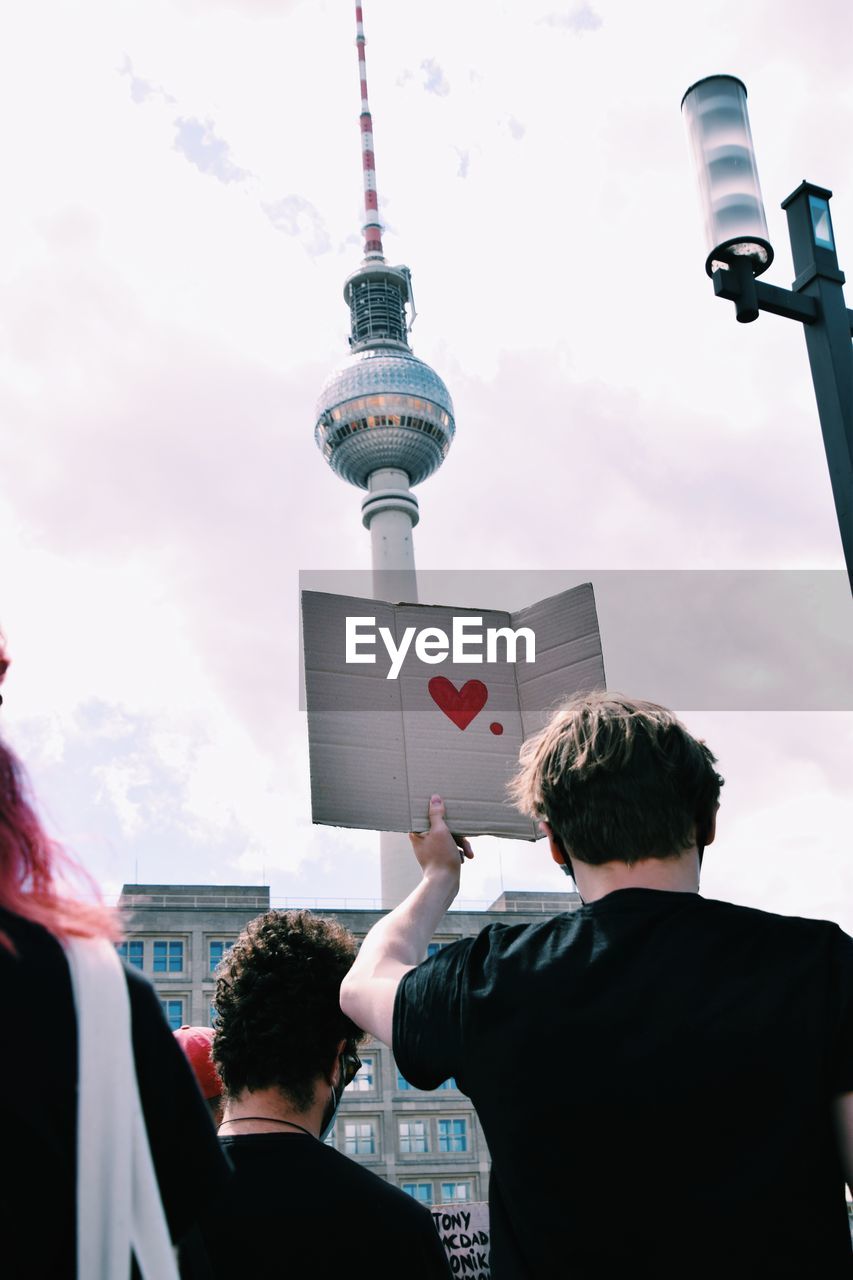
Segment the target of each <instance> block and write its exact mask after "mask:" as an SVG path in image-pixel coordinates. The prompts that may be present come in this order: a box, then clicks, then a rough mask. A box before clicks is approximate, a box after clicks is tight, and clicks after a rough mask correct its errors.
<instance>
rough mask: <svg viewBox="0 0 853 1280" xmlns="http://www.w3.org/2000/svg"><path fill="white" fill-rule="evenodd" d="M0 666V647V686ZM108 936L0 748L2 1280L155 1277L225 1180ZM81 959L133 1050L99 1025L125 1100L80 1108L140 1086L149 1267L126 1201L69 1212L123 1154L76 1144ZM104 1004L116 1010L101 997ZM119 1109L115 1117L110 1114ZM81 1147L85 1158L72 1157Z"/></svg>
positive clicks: (85, 1134) (156, 1011)
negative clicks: (152, 1217)
mask: <svg viewBox="0 0 853 1280" xmlns="http://www.w3.org/2000/svg"><path fill="white" fill-rule="evenodd" d="M8 666H9V660H8V659H7V657H6V653H5V649H4V647H3V644H2V639H0V682H2V680H3V677H4V676H5V674H6V670H7V668H8ZM121 933H122V929H121V922H120V920H119V918H118V916H117V914H116V913H115V911H113V910H111V909H110V908H108V907H107V906H105V905H104V904H103V902H102V901H101V900H100V898H99V895H98V893H97V890H96V887H95V885H94V883H93V882H92V881H91V879H90V877H89V876H88V875H87V874H86V872H85V871H84V869H83V868H82V867H81V866H80V865H79V864H78V863H77V862H76V861H75V859H74V858H73V857H72V856H71V854H70V853H68V852H67V851H66V850H64V849H63V848H62V847H61V846H60V845H59V844H58V843H57V842H56V841H55V840H53V839H51V837H50V836H49V835H48V834H47V832H46V831H45V829H44V827H43V825H42V823H41V821H40V819H39V816H38V813H37V811H36V807H35V801H34V800H33V798H32V796H31V794H30V790H29V785H28V782H27V778H26V774H25V771H24V767H23V765H22V764H21V762H20V760H19V759H18V758H17V756H16V755H15V753H14V752H13V751H12V749H11V747H10V746H9V745H8V744H7V743H6V742H5V741H3V740H2V739H0V991H2V993H3V1006H2V1009H3V1033H2V1049H0V1094H2V1096H3V1098H4V1100H5V1108H4V1111H5V1115H4V1119H3V1164H4V1176H3V1178H2V1179H0V1273H2V1274H3V1275H4V1276H8V1277H9V1278H10V1280H24V1277H26V1280H74V1278H75V1277H78V1278H79V1280H115V1278H116V1277H117V1276H118V1275H119V1274H121V1275H124V1276H127V1275H128V1274H129V1269H130V1267H131V1265H132V1266H133V1275H134V1276H137V1275H139V1272H140V1271H142V1272H143V1274H144V1280H162V1277H163V1276H164V1275H166V1274H167V1270H168V1272H169V1273H171V1270H172V1263H173V1261H174V1259H173V1257H170V1256H169V1253H170V1244H169V1236H170V1237H171V1242H172V1244H174V1245H177V1244H179V1243H180V1241H181V1240H182V1239H184V1238H185V1237H186V1236H187V1235H188V1234H190V1233H191V1232H192V1230H193V1229H194V1223H195V1221H196V1220H197V1218H198V1216H199V1214H200V1212H201V1210H202V1208H203V1206H204V1204H205V1203H206V1201H207V1200H209V1199H211V1198H213V1197H215V1196H216V1195H217V1194H218V1193H219V1192H220V1191H221V1190H222V1189H223V1188H224V1187H225V1186H226V1185H227V1183H228V1180H229V1170H228V1165H227V1162H226V1160H225V1159H224V1158H223V1154H222V1152H221V1150H220V1148H219V1147H218V1144H217V1142H216V1133H215V1130H214V1128H213V1125H212V1124H211V1122H210V1117H209V1115H208V1113H207V1110H206V1108H205V1105H204V1101H203V1099H202V1097H201V1094H200V1093H199V1090H198V1089H197V1087H196V1084H195V1081H194V1079H193V1077H192V1074H191V1072H190V1069H189V1066H188V1065H187V1063H186V1061H185V1059H184V1057H183V1054H182V1053H181V1051H180V1049H179V1048H178V1045H177V1044H176V1043H175V1040H174V1037H173V1036H172V1033H171V1031H170V1030H169V1027H168V1024H167V1022H166V1019H165V1017H164V1016H163V1011H162V1008H161V1006H160V1001H159V999H158V997H157V994H156V992H155V990H154V988H153V987H152V986H151V984H150V982H149V981H148V980H147V979H146V978H144V977H143V976H142V974H140V973H139V972H138V971H137V970H136V969H133V968H130V967H128V966H127V965H124V966H122V965H121V964H120V962H119V960H118V957H117V956H116V955H115V950H114V947H113V944H114V943H116V942H117V941H118V940H119V939H120V937H121ZM81 954H82V955H83V956H84V957H86V960H85V963H86V964H88V965H89V966H91V968H90V972H91V973H92V974H93V980H94V981H95V982H96V986H97V990H96V995H100V994H101V988H100V986H99V985H98V984H99V981H100V979H103V978H107V979H112V980H113V982H115V983H116V984H117V987H118V991H119V1001H118V1006H117V1007H118V1010H119V1011H120V1012H123V1013H124V1014H125V1023H124V1027H125V1030H124V1036H125V1039H126V1040H127V1039H129V1041H130V1043H129V1044H122V1043H120V1039H119V1038H120V1036H121V1035H122V1025H120V1024H119V1025H116V1024H112V1023H111V1024H110V1026H109V1027H108V1028H107V1031H108V1035H107V1038H106V1042H105V1043H104V1042H101V1043H100V1045H99V1049H100V1055H101V1056H102V1057H103V1056H104V1055H108V1061H109V1066H108V1068H106V1070H107V1072H108V1075H109V1076H110V1077H111V1078H113V1079H117V1080H118V1079H123V1077H122V1076H121V1075H119V1074H118V1072H117V1063H118V1062H122V1061H124V1062H126V1063H127V1067H128V1071H127V1079H126V1080H125V1083H126V1085H127V1095H126V1103H125V1097H124V1096H122V1097H118V1098H115V1097H105V1096H104V1094H103V1093H98V1094H97V1096H95V1097H94V1099H93V1101H94V1103H95V1106H96V1108H97V1109H98V1110H100V1112H101V1113H102V1114H103V1115H107V1116H110V1117H112V1118H116V1117H117V1118H118V1119H123V1118H124V1114H125V1112H126V1114H127V1115H130V1114H131V1112H132V1110H133V1109H134V1108H135V1107H136V1106H137V1103H136V1099H135V1096H131V1095H135V1093H136V1089H137V1087H138V1095H139V1103H141V1112H142V1121H143V1122H144V1123H143V1126H142V1128H141V1130H140V1129H139V1128H137V1129H135V1130H134V1129H131V1136H132V1140H133V1142H134V1143H135V1142H136V1141H137V1139H139V1140H140V1141H141V1142H142V1144H143V1145H144V1144H145V1143H146V1141H147V1146H148V1148H149V1150H150V1160H149V1161H148V1164H149V1166H150V1163H151V1161H152V1160H153V1171H154V1175H155V1177H156V1182H155V1183H154V1184H153V1195H154V1197H155V1198H156V1197H157V1196H158V1195H159V1198H160V1201H161V1203H162V1208H163V1210H164V1211H165V1218H166V1223H165V1230H164V1240H163V1245H164V1247H165V1254H164V1253H163V1252H162V1251H161V1252H160V1253H159V1254H158V1257H157V1261H156V1262H155V1263H154V1264H153V1265H146V1263H145V1260H144V1258H143V1257H142V1256H141V1254H142V1251H141V1249H140V1238H141V1237H140V1235H139V1234H138V1233H137V1235H136V1237H135V1242H134V1234H133V1231H134V1227H133V1224H132V1222H131V1225H128V1221H127V1220H126V1219H127V1211H128V1206H127V1205H126V1204H122V1203H120V1202H119V1201H118V1195H117V1193H116V1191H115V1184H114V1183H113V1184H111V1185H110V1192H111V1194H110V1196H109V1198H108V1199H107V1201H106V1203H104V1204H103V1205H102V1206H101V1207H100V1210H99V1211H98V1212H96V1213H95V1215H94V1216H90V1215H87V1214H85V1213H82V1214H81V1212H80V1206H81V1203H86V1204H90V1203H91V1201H92V1200H93V1198H94V1199H98V1198H99V1197H100V1195H101V1190H102V1187H101V1183H102V1182H103V1181H104V1178H103V1177H102V1176H101V1175H102V1172H103V1168H104V1165H106V1166H108V1172H109V1171H115V1170H117V1169H119V1168H121V1164H122V1161H123V1160H124V1159H126V1152H125V1151H124V1150H123V1149H122V1148H121V1145H120V1143H119V1140H118V1138H117V1137H116V1136H115V1133H114V1131H113V1130H112V1129H108V1130H107V1132H106V1135H105V1136H106V1146H105V1148H103V1149H99V1151H98V1152H97V1153H96V1154H95V1155H93V1152H92V1148H91V1145H87V1144H91V1134H92V1129H93V1128H95V1126H86V1125H85V1123H83V1122H82V1120H81V1109H80V1099H81V1095H84V1094H85V1093H86V1090H85V1089H84V1088H83V1085H84V1083H85V1081H84V1079H83V1078H81V1064H82V1062H83V1061H84V1060H86V1059H85V1054H84V1048H83V1046H84V1044H85V1043H86V1040H87V1037H86V1036H85V1035H84V1034H83V1032H82V1030H81V1024H80V1015H81V1009H80V1007H79V1001H80V987H79V986H76V987H75V984H74V981H73V978H74V973H75V970H74V965H75V964H77V965H78V966H79V964H80V960H79V957H80V955H81ZM75 957H78V959H76V960H75V959H74V958H75ZM76 972H77V974H79V968H78V969H77V970H76ZM125 986H126V992H125V990H124V988H125ZM104 989H105V990H109V987H105V988H104ZM113 989H114V988H113ZM122 1005H123V1009H122ZM110 1007H111V1008H115V1007H116V1002H115V1000H114V999H113V1001H112V1003H111V1006H110ZM128 1015H129V1016H128ZM125 1049H126V1056H125V1053H124V1050H125ZM89 1062H90V1065H91V1060H89ZM133 1073H135V1076H136V1080H135V1082H134V1080H133ZM105 1092H107V1093H109V1090H107V1091H105ZM116 1104H117V1106H118V1110H117V1111H116V1110H112V1111H111V1110H110V1106H111V1105H113V1106H115V1105H116ZM102 1123H103V1121H102ZM81 1151H82V1152H84V1153H86V1152H87V1151H88V1153H89V1154H88V1156H86V1159H85V1160H84V1159H82V1158H81ZM110 1151H112V1153H113V1154H112V1156H111V1154H110ZM99 1156H100V1157H101V1163H100V1164H99V1163H98V1157H99ZM142 1159H143V1160H145V1159H146V1157H145V1156H144V1154H143V1156H142ZM113 1160H114V1168H113V1165H112V1161H113ZM137 1169H138V1166H136V1167H135V1169H134V1176H136V1171H137ZM81 1171H84V1172H82V1173H81ZM136 1204H137V1202H133V1204H132V1207H131V1210H130V1215H129V1216H130V1218H131V1220H134V1219H135V1214H136V1207H135V1206H136ZM96 1209H97V1206H96ZM155 1212H159V1211H158V1210H155ZM166 1232H167V1233H168V1234H166ZM111 1251H112V1252H111ZM116 1251H118V1252H119V1253H123V1257H122V1270H121V1271H119V1270H113V1268H112V1265H111V1261H110V1259H114V1258H115V1257H116ZM147 1257H148V1258H149V1260H150V1252H149V1254H148V1255H147ZM164 1257H165V1264H164V1265H165V1268H166V1269H164V1268H163V1267H161V1262H163V1259H164ZM137 1264H138V1266H137ZM175 1274H177V1272H175Z"/></svg>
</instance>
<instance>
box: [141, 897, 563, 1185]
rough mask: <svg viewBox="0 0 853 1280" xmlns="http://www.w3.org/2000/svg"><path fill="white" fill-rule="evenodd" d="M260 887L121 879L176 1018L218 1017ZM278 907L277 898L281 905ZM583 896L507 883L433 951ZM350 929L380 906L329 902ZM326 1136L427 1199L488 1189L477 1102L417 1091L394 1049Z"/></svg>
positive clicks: (457, 915) (365, 1057)
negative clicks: (225, 973)
mask: <svg viewBox="0 0 853 1280" xmlns="http://www.w3.org/2000/svg"><path fill="white" fill-rule="evenodd" d="M270 905H271V904H270V896H269V889H268V888H266V887H265V886H249V887H245V886H236V885H164V884H126V885H125V886H124V888H123V889H122V892H121V897H120V898H119V907H120V908H121V910H122V912H123V914H124V917H125V922H126V941H125V942H123V943H122V944H121V947H120V952H121V954H122V955H123V956H124V957H125V959H127V961H128V963H130V964H133V965H135V966H136V967H137V968H139V969H141V970H142V972H143V973H145V974H147V975H148V977H150V978H151V980H152V982H153V983H154V986H155V987H156V989H157V992H158V994H159V996H160V999H161V1001H162V1003H163V1009H164V1012H165V1014H166V1016H167V1018H168V1020H169V1022H170V1023H171V1025H172V1027H179V1026H181V1025H182V1024H183V1023H190V1024H193V1025H199V1024H203V1025H207V1024H209V1023H211V1021H212V1018H213V1009H212V1001H213V990H214V978H213V975H214V971H215V969H216V966H217V965H218V963H219V961H220V960H221V958H222V956H223V954H224V952H225V950H226V949H227V948H228V947H229V946H230V945H231V943H233V942H234V940H235V939H236V938H237V935H238V934H239V933H240V931H241V930H242V929H243V928H244V926H245V925H246V924H247V923H248V922H249V920H251V919H253V918H254V917H255V916H257V915H259V914H260V913H261V912H263V911H268V910H269V909H270ZM273 905H276V906H277V905H279V904H278V903H276V904H273ZM579 905H580V899H579V897H578V895H577V894H576V893H521V892H508V893H502V894H501V896H500V897H499V898H498V899H497V900H496V901H495V902H493V903H492V904H491V906H490V907H489V908H488V909H487V910H486V911H451V912H448V914H447V915H446V916H445V917H444V919H443V920H442V922H441V925H440V927H439V930H438V932H437V933H436V935H435V937H434V939H433V941H432V942H431V943H430V951H431V952H432V951H433V950H436V949H438V948H439V947H442V946H445V945H446V944H447V943H449V942H454V941H456V940H457V939H458V938H466V937H471V936H472V935H474V934H477V933H479V932H480V930H481V929H483V928H484V927H485V926H486V925H487V924H491V923H492V922H494V921H498V922H502V923H513V924H515V923H518V924H528V923H536V922H538V921H540V920H541V919H542V918H543V917H547V916H551V915H555V914H556V913H557V912H560V911H572V910H575V909H576V908H577V907H578V906H579ZM318 913H319V914H321V915H324V916H330V917H333V918H334V919H335V920H338V921H340V923H341V924H343V925H344V926H345V927H346V928H347V929H349V930H350V931H351V932H352V933H354V934H355V936H356V937H357V938H359V939H360V938H363V937H364V935H365V934H366V933H367V931H368V929H370V927H371V926H372V925H373V924H375V922H376V921H377V920H379V919H380V918H381V916H382V915H384V914H385V913H384V911H366V910H348V909H338V908H336V909H326V908H322V907H319V908H318ZM359 1056H360V1057H361V1060H362V1068H361V1070H360V1071H359V1073H358V1075H357V1076H356V1078H355V1080H354V1081H353V1082H352V1084H351V1085H350V1086H349V1088H348V1089H347V1090H346V1093H345V1094H344V1098H343V1101H342V1103H341V1108H340V1111H339V1113H338V1119H337V1122H336V1124H335V1128H334V1130H333V1132H332V1134H331V1135H330V1138H329V1141H330V1142H331V1143H332V1144H333V1145H334V1146H336V1147H337V1148H338V1150H339V1151H342V1152H344V1153H345V1154H346V1155H348V1156H351V1157H352V1158H353V1159H354V1160H357V1161H358V1162H359V1163H360V1164H364V1165H367V1166H368V1168H371V1169H373V1171H374V1172H375V1173H377V1174H379V1176H380V1177H382V1178H384V1179H385V1180H386V1181H388V1182H391V1183H394V1184H395V1185H396V1186H400V1187H403V1189H404V1190H406V1191H407V1192H408V1193H409V1194H410V1195H412V1196H414V1197H415V1198H416V1199H418V1200H421V1201H422V1202H423V1203H425V1204H441V1203H448V1202H451V1201H463V1200H485V1199H487V1198H488V1173H489V1153H488V1150H487V1147H486V1143H485V1139H484V1137H483V1132H482V1129H481V1128H480V1125H479V1122H478V1120H477V1117H476V1114H475V1112H474V1108H473V1107H472V1105H471V1103H470V1101H469V1099H468V1098H466V1097H465V1095H464V1094H463V1093H460V1091H459V1089H458V1088H457V1087H456V1085H455V1083H454V1081H452V1080H448V1081H446V1082H445V1083H444V1084H443V1085H442V1086H441V1087H440V1088H439V1089H435V1090H433V1091H432V1092H424V1091H423V1090H420V1089H414V1088H412V1087H411V1085H409V1084H408V1083H407V1082H406V1081H405V1080H404V1079H403V1078H402V1076H401V1075H400V1074H399V1072H398V1070H397V1064H396V1063H395V1061H394V1057H393V1054H392V1053H391V1050H390V1049H389V1048H388V1047H387V1046H386V1045H383V1044H378V1043H377V1042H376V1041H373V1040H369V1041H367V1042H366V1043H365V1044H364V1045H363V1046H362V1047H361V1049H360V1050H359Z"/></svg>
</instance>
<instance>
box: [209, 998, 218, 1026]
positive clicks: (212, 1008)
mask: <svg viewBox="0 0 853 1280" xmlns="http://www.w3.org/2000/svg"><path fill="white" fill-rule="evenodd" d="M207 1009H208V1021H209V1022H210V1025H211V1026H212V1027H215V1026H216V1022H217V1019H218V1018H219V1014H218V1013H217V1012H216V1005H215V1004H209V1005H208V1006H207Z"/></svg>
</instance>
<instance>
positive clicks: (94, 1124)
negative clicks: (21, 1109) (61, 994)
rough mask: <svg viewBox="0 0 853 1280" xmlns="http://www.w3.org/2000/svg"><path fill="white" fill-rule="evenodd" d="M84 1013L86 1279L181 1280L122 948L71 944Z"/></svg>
mask: <svg viewBox="0 0 853 1280" xmlns="http://www.w3.org/2000/svg"><path fill="white" fill-rule="evenodd" d="M65 952H66V955H67V957H68V966H69V969H70V971H71V984H72V989H73V991H74V1003H75V1006H76V1009H77V1040H78V1055H77V1058H78V1067H77V1090H78V1098H77V1275H78V1277H79V1278H80V1280H122V1277H127V1276H129V1275H130V1256H131V1246H132V1248H133V1252H134V1254H135V1255H136V1260H137V1263H138V1265H139V1269H140V1271H141V1272H142V1275H143V1277H144V1280H178V1269H177V1265H176V1263H175V1255H174V1251H173V1249H172V1246H171V1241H170V1239H169V1231H168V1227H167V1225H166V1219H165V1216H164V1213H163V1206H162V1203H161V1201H160V1193H159V1190H158V1187H157V1177H156V1174H155V1172H154V1165H153V1162H152V1159H151V1150H150V1147H149V1145H148V1134H147V1132H146V1129H145V1121H144V1118H143V1115H142V1107H141V1104H140V1101H139V1086H138V1084H137V1080H136V1068H135V1065H134V1060H133V1043H132V1040H131V1026H130V1001H129V999H128V994H127V982H126V980H125V976H124V970H123V969H122V966H121V963H120V961H119V958H118V956H117V955H116V952H115V949H114V947H112V946H111V945H110V943H109V942H107V941H106V940H103V939H81V938H73V939H70V940H68V941H67V942H66V943H65Z"/></svg>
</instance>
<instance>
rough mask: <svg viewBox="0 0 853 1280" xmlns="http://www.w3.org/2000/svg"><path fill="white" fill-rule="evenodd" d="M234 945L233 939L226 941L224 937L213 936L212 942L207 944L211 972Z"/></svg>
mask: <svg viewBox="0 0 853 1280" xmlns="http://www.w3.org/2000/svg"><path fill="white" fill-rule="evenodd" d="M233 946H234V943H233V941H231V942H226V941H225V939H224V938H211V940H210V942H209V943H208V944H207V949H208V957H209V961H210V972H211V973H213V971H214V969H215V968H216V966H217V965H218V964H219V961H220V960H221V959H222V957H223V956H224V955H225V952H226V951H230V950H231V948H232V947H233Z"/></svg>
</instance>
